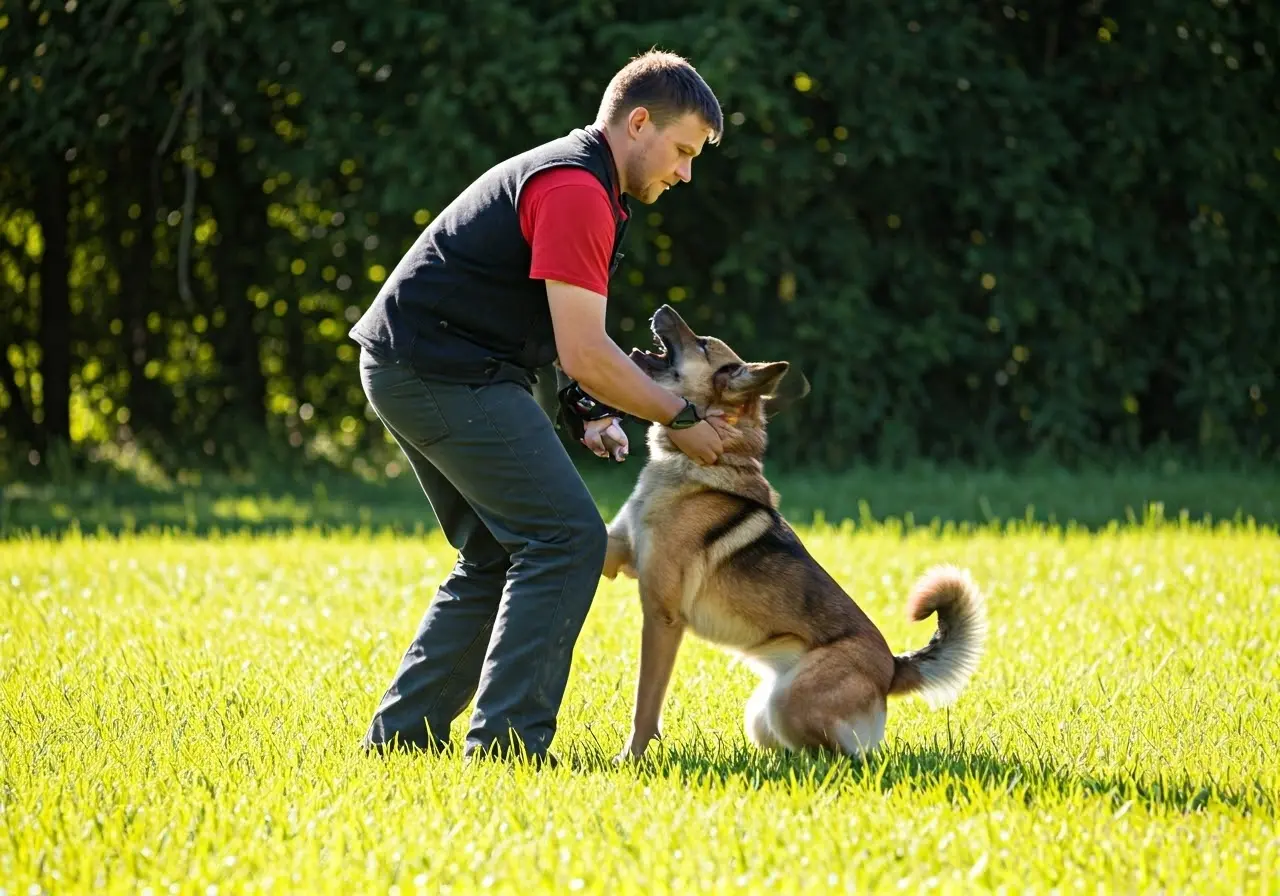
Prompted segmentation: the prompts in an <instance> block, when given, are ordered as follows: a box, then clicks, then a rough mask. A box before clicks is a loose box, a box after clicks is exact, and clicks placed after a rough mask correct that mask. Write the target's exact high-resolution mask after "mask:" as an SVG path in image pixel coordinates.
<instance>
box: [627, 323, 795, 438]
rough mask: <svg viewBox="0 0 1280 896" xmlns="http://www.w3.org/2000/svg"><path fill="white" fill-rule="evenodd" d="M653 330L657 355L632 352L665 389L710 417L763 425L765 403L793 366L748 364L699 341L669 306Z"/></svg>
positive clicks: (720, 345) (712, 342) (711, 341)
mask: <svg viewBox="0 0 1280 896" xmlns="http://www.w3.org/2000/svg"><path fill="white" fill-rule="evenodd" d="M650 327H651V329H652V330H653V336H654V340H655V341H656V342H657V344H658V351H644V350H641V349H638V348H635V349H632V350H631V356H630V357H631V360H632V361H633V362H634V363H635V364H636V365H637V366H638V367H639V368H640V369H641V370H643V371H644V372H645V373H646V374H648V376H649V378H650V379H652V380H653V381H654V382H655V383H657V384H658V385H660V386H662V387H663V388H665V389H667V390H669V391H671V392H674V393H675V394H676V395H679V396H681V397H682V398H687V399H689V400H690V401H692V402H693V403H694V404H695V405H697V407H698V410H699V411H701V412H704V413H705V412H706V411H707V410H708V409H711V408H720V409H722V410H724V411H725V413H726V419H728V420H729V422H731V423H739V424H748V425H750V424H755V425H757V426H763V424H764V410H763V409H764V403H765V401H767V400H768V399H769V397H770V396H772V395H773V394H774V393H775V392H776V390H777V388H778V384H779V383H780V382H781V381H782V378H783V377H784V376H785V375H786V373H787V369H788V367H789V366H790V365H789V364H788V362H786V361H767V362H749V361H744V360H743V359H742V358H741V357H739V356H738V353H737V352H735V351H734V350H733V349H732V348H730V347H729V346H728V344H726V343H725V342H724V341H723V340H721V339H717V338H716V337H714V336H700V335H698V334H697V333H695V332H694V331H693V329H692V328H690V326H689V325H688V324H687V323H685V322H684V319H683V318H681V317H680V315H679V314H677V313H676V310H675V309H674V308H672V307H671V306H670V305H663V306H662V307H661V308H659V309H658V310H657V311H656V312H654V315H653V317H652V319H651V320H650Z"/></svg>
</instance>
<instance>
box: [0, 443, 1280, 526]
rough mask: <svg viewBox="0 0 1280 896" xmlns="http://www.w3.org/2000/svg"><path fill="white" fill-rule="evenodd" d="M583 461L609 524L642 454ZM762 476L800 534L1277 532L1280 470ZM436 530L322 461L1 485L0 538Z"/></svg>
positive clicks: (413, 508) (409, 494) (387, 492)
mask: <svg viewBox="0 0 1280 896" xmlns="http://www.w3.org/2000/svg"><path fill="white" fill-rule="evenodd" d="M579 460H580V470H581V471H582V473H583V476H584V478H585V480H586V482H587V485H588V488H589V489H590V490H591V493H592V495H593V496H594V497H595V499H596V502H597V504H598V505H599V507H600V510H601V513H602V514H603V515H604V516H605V518H609V517H610V516H612V515H613V513H614V512H616V510H617V509H618V507H620V506H621V504H622V502H623V501H624V500H625V499H626V497H627V494H628V493H629V491H630V489H631V487H632V486H633V485H634V483H635V478H636V476H637V475H638V474H639V472H640V462H641V460H642V459H641V458H639V457H636V458H633V459H632V461H631V462H629V463H627V464H623V465H606V464H604V463H602V462H595V459H594V458H589V457H588V458H585V459H579ZM770 477H771V479H772V481H773V484H774V486H775V487H776V488H777V489H778V491H779V492H780V493H781V495H782V511H783V513H784V514H785V515H786V516H787V517H788V519H790V520H792V521H793V522H794V523H796V524H798V525H806V524H810V523H815V522H822V521H827V522H832V523H838V522H840V521H844V520H851V521H852V522H853V523H854V524H855V525H858V526H862V525H875V524H882V523H885V522H886V521H896V522H900V523H901V524H902V525H903V527H904V528H906V529H912V528H915V527H918V526H930V525H934V524H937V525H942V526H946V525H954V526H957V527H986V526H992V525H996V526H1001V527H1003V526H1006V525H1008V524H1024V523H1033V524H1047V525H1050V526H1063V527H1066V526H1073V527H1077V528H1081V529H1086V530H1098V529H1102V528H1105V527H1107V526H1109V525H1112V524H1117V523H1118V524H1122V525H1123V524H1126V523H1132V522H1142V521H1143V520H1145V519H1148V518H1150V517H1152V516H1156V517H1163V518H1164V519H1166V520H1177V519H1178V518H1179V517H1180V516H1185V517H1186V518H1188V519H1190V520H1192V521H1197V522H1199V521H1204V520H1211V521H1223V520H1233V521H1241V520H1245V519H1253V520H1254V521H1255V522H1256V523H1257V524H1258V525H1265V526H1275V525H1277V524H1280V472H1277V471H1269V472H1264V473H1258V472H1243V471H1220V472H1215V471H1179V470H1176V469H1172V468H1167V467H1158V466H1155V465H1153V466H1150V467H1148V468H1139V469H1131V470H1119V471H1101V470H1099V471H1085V472H1068V471H1065V470H1060V469H1057V468H1046V469H1041V470H1033V471H1025V472H1021V473H1017V474H1015V473H1010V472H1004V471H998V470H996V471H990V470H988V471H975V470H964V469H950V468H938V467H931V466H921V467H917V468H914V469H907V470H893V471H889V470H883V469H876V468H871V467H861V468H855V469H851V470H848V471H845V472H842V473H839V474H824V473H811V472H805V471H778V470H776V469H773V470H770ZM436 526H437V523H436V520H435V517H434V515H433V514H432V511H431V507H430V505H429V504H428V503H427V500H426V498H425V497H424V496H423V494H422V491H421V490H420V488H419V487H418V483H417V480H416V479H415V478H414V477H413V476H412V475H411V474H401V475H400V476H398V477H397V478H381V479H379V480H376V481H370V480H366V479H362V478H360V477H358V476H356V475H354V474H351V473H347V472H345V471H343V470H340V469H338V468H336V467H332V466H329V465H326V464H312V465H310V466H307V467H305V468H304V467H296V468H285V467H280V468H278V469H277V468H275V467H273V468H270V469H265V470H260V471H250V472H245V473H243V474H239V475H228V474H225V473H224V474H212V473H203V474H202V473H199V472H193V473H189V474H187V475H186V476H184V477H183V478H182V479H181V480H179V481H177V482H175V483H173V484H172V485H167V486H165V487H159V486H155V485H150V484H147V483H144V482H142V481H140V480H138V479H137V478H135V477H131V476H130V475H129V474H128V473H122V472H121V471H119V470H114V469H109V468H105V467H99V468H91V469H89V470H88V471H86V472H84V473H82V474H78V475H75V476H65V477H55V478H45V479H42V480H34V479H32V480H25V481H24V480H18V481H11V482H7V483H3V484H0V538H13V537H20V536H22V535H28V536H30V535H40V536H45V537H48V536H58V535H61V534H65V533H67V532H70V531H77V530H78V531H80V532H82V533H97V532H102V533H104V534H111V535H118V534H121V533H130V532H147V531H177V532H182V533H189V534H194V535H209V534H213V533H218V532H221V533H228V532H250V533H259V534H270V533H282V532H290V531H296V530H299V529H308V530H318V531H344V530H346V531H350V530H370V531H390V532H395V533H405V534H413V533H426V532H429V531H431V530H433V529H435V528H436Z"/></svg>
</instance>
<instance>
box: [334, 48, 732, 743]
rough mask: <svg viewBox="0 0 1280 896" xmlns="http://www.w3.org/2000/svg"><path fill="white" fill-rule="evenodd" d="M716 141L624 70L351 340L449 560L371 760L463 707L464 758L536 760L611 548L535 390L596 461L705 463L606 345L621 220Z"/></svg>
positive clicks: (684, 95) (430, 252) (478, 206)
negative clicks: (610, 455)
mask: <svg viewBox="0 0 1280 896" xmlns="http://www.w3.org/2000/svg"><path fill="white" fill-rule="evenodd" d="M722 132H723V117H722V114H721V110H720V106H719V103H718V101H717V100H716V97H715V95H714V94H713V93H712V91H711V89H710V88H709V87H708V86H707V84H706V83H705V82H704V81H703V79H702V77H701V76H700V75H699V74H698V73H697V72H696V71H695V70H694V68H693V67H692V66H691V65H690V64H689V63H688V62H686V61H685V60H684V59H682V58H680V57H679V56H676V55H674V54H670V53H663V52H650V53H646V54H644V55H642V56H639V57H637V58H635V59H633V60H632V61H631V62H630V63H629V64H627V65H626V66H625V67H624V68H622V69H621V70H620V71H619V72H618V73H617V74H616V75H615V76H614V78H613V79H612V80H611V82H610V83H609V86H608V88H607V89H606V90H605V93H604V97H603V99H602V102H601V105H600V109H599V112H598V114H597V118H596V121H595V123H594V124H592V125H590V126H588V127H585V128H577V129H574V130H573V131H572V132H570V133H569V134H567V135H566V136H563V137H560V138H558V139H555V140H551V141H550V142H548V143H544V144H542V145H541V146H537V147H535V148H533V149H531V150H528V151H527V152H524V153H522V154H520V155H517V156H515V157H513V158H510V159H508V160H506V161H504V162H501V163H500V164H498V165H496V166H495V167H493V168H491V169H490V170H489V171H487V172H486V173H484V174H483V175H482V176H481V177H480V178H479V179H477V180H476V181H475V182H474V183H472V184H471V185H470V186H469V187H467V188H466V189H465V190H464V191H463V192H462V194H461V195H459V196H458V197H457V198H456V199H455V200H454V201H453V202H452V203H451V204H450V205H449V206H448V207H447V208H445V209H444V211H442V212H441V213H440V215H439V216H438V217H437V218H435V219H434V220H433V221H432V222H431V224H430V225H429V226H428V227H427V228H426V229H425V230H424V231H423V233H422V234H421V235H420V236H419V238H418V239H417V241H416V242H415V244H414V245H413V247H412V248H411V249H410V250H409V251H408V253H406V255H405V256H404V258H403V259H401V261H400V263H399V264H398V265H397V266H396V269H395V270H394V271H393V272H392V274H391V276H390V277H389V278H388V279H387V281H386V283H385V284H384V285H383V287H382V289H381V290H380V291H379V293H378V295H377V297H376V299H375V300H374V302H373V304H372V306H371V307H370V308H369V309H368V310H367V311H366V312H365V314H364V316H363V317H362V318H361V319H360V320H359V321H358V322H357V324H356V325H355V327H353V328H352V331H351V333H350V335H351V338H353V339H354V340H355V341H356V342H357V343H359V344H360V346H361V354H360V371H361V381H362V384H363V387H364V390H365V394H366V395H367V397H368V399H369V402H370V404H371V405H372V407H373V409H374V410H375V411H376V412H377V414H378V416H379V418H380V419H381V421H382V423H383V424H384V425H385V426H386V428H387V429H388V431H389V432H390V433H391V434H392V436H393V437H394V438H395V439H396V441H397V442H398V443H399V445H400V447H401V449H402V451H403V452H404V454H405V456H406V458H407V459H408V460H409V462H410V463H411V464H412V466H413V469H414V472H415V474H416V475H417V478H418V482H419V483H420V485H421V487H422V490H423V491H424V492H425V493H426V496H427V498H428V500H429V501H430V503H431V507H432V509H433V511H434V512H435V515H436V517H437V518H438V519H439V521H440V525H441V528H442V530H443V531H444V533H445V535H446V536H447V537H448V539H449V543H450V544H451V545H453V547H455V548H456V549H457V550H458V559H457V563H456V565H455V566H454V568H453V570H452V572H451V573H450V574H449V576H448V577H447V578H446V579H445V580H444V582H443V583H442V584H441V585H440V588H439V591H438V592H437V594H436V596H435V599H434V600H433V601H432V603H431V605H430V607H429V608H428V610H427V612H426V614H425V616H424V617H423V620H422V622H421V624H420V626H419V629H418V632H417V635H416V637H415V638H414V640H413V642H412V644H411V645H410V646H409V648H408V650H407V651H406V652H405V654H404V656H403V659H402V660H401V663H400V667H399V669H398V671H397V672H396V674H395V677H394V679H393V680H392V682H391V684H390V686H389V687H388V689H387V691H386V693H385V695H384V696H383V698H382V700H381V702H380V704H379V706H378V708H377V710H376V712H375V714H374V717H373V721H372V723H371V724H370V726H369V730H368V732H367V734H366V735H365V739H364V743H365V745H366V746H367V747H369V748H371V749H382V748H385V747H394V746H398V747H413V748H424V749H439V748H441V747H442V746H443V745H444V744H445V743H446V742H447V740H448V736H449V726H450V723H451V722H453V720H454V719H455V718H457V716H458V715H460V714H461V713H462V711H463V710H464V709H466V707H467V705H468V704H469V703H470V701H471V699H472V697H475V698H476V707H475V712H474V714H473V716H472V719H471V725H470V730H469V732H468V734H467V737H466V745H465V753H466V755H467V756H468V757H470V756H473V755H476V754H477V753H484V754H485V755H491V754H498V755H508V756H509V755H513V754H523V755H526V756H528V757H529V758H531V759H534V760H538V759H543V758H546V757H547V756H548V752H547V750H548V747H549V746H550V744H551V741H552V738H553V736H554V734H555V730H556V716H557V713H558V712H559V708H560V702H561V699H562V697H563V694H564V689H565V685H566V682H567V679H568V677H569V670H570V662H571V658H572V653H573V649H574V645H575V643H576V640H577V637H578V634H579V632H580V630H581V628H582V625H583V622H584V621H585V619H586V616H587V612H588V610H589V608H590V605H591V602H592V599H593V597H594V594H595V591H596V586H597V585H598V583H599V579H600V574H601V570H602V569H603V565H604V554H605V547H606V535H605V527H604V521H603V519H602V518H601V516H600V513H599V510H598V509H597V508H596V506H595V503H594V501H593V500H592V498H591V495H590V493H589V492H588V490H587V488H586V486H585V484H584V483H583V481H582V479H581V477H580V476H579V475H578V473H577V471H576V470H575V468H574V466H573V464H572V462H571V460H570V458H569V457H568V455H567V454H566V452H565V451H564V448H563V446H562V444H561V442H560V440H559V438H558V437H557V435H556V432H555V428H554V426H553V424H552V422H551V420H550V419H549V417H548V415H547V414H546V413H545V412H544V411H543V410H542V408H541V407H540V406H539V405H538V404H537V402H536V399H535V398H534V395H533V391H532V387H531V384H532V383H533V382H534V381H535V379H536V377H535V376H534V374H533V371H534V370H536V369H537V368H539V367H543V366H545V365H548V364H550V363H552V362H553V361H558V364H559V368H560V370H561V371H563V373H564V375H565V376H566V377H567V378H568V379H569V380H570V382H569V383H568V385H567V386H566V387H565V388H564V389H562V390H561V392H560V395H561V398H562V404H563V407H564V410H563V411H562V414H563V415H564V417H565V419H567V420H568V422H569V423H570V425H571V426H573V427H574V428H575V429H577V428H580V429H581V440H582V441H583V442H584V443H585V444H587V445H588V447H590V448H591V450H593V451H595V452H596V453H598V454H602V455H604V454H605V452H607V451H608V450H609V449H610V448H613V449H614V450H615V451H616V453H615V457H616V458H617V459H619V460H620V459H621V458H622V456H623V455H624V454H625V451H626V447H627V446H626V441H625V435H624V434H622V432H621V430H620V428H619V427H618V426H617V423H616V419H615V418H616V417H618V416H620V415H621V414H627V415H631V416H634V417H636V418H639V419H641V420H646V421H653V422H657V423H662V424H666V425H668V426H670V427H671V437H672V441H673V442H674V443H675V444H676V445H677V446H679V448H680V449H681V450H682V451H684V452H685V453H686V454H688V455H689V456H690V457H691V458H692V459H694V461H696V462H698V463H700V464H710V463H714V462H715V461H716V459H717V458H718V457H719V454H720V451H721V444H720V437H719V434H718V432H717V430H716V428H715V427H713V426H712V425H711V423H710V422H709V421H707V420H704V419H700V418H699V416H698V412H697V409H696V408H694V407H693V406H692V405H689V404H688V403H687V402H685V401H684V400H683V399H679V398H675V397H673V396H672V395H671V394H670V393H668V392H666V391H665V390H663V389H661V388H660V387H658V386H657V385H655V384H653V383H652V382H651V381H650V380H649V378H648V377H646V376H645V375H644V374H643V373H642V372H641V371H640V370H639V369H638V368H637V367H636V366H635V364H633V363H632V361H631V360H630V359H629V358H628V357H627V355H626V354H624V353H623V352H622V350H621V349H620V348H619V347H618V346H617V345H616V344H615V343H614V342H613V341H612V340H611V339H610V338H609V336H608V335H607V334H606V332H605V303H606V297H607V295H608V289H609V277H610V275H611V274H612V273H613V271H614V269H615V268H616V267H617V263H618V259H619V258H620V257H621V255H620V253H619V251H618V248H619V245H620V244H621V242H622V239H623V237H624V235H625V232H626V228H627V222H628V217H629V213H630V201H631V200H635V201H637V202H641V203H644V204H650V203H653V202H654V201H655V200H657V198H658V197H659V196H661V195H662V194H663V193H665V192H666V191H667V190H668V189H670V188H671V187H672V186H674V185H676V184H678V183H682V182H683V183H688V182H689V180H690V178H691V176H692V174H691V166H692V162H693V159H694V158H695V157H696V156H697V155H698V154H699V153H700V152H701V151H702V149H703V147H704V145H705V144H706V143H708V142H710V143H712V144H717V143H718V142H719V140H720V137H721V134H722ZM584 393H585V394H584ZM575 398H576V399H579V401H577V402H575V401H574V400H573V399H575ZM593 405H594V407H592V406H593ZM575 408H576V409H577V410H576V411H575V410H574V409H575ZM575 413H579V414H581V415H582V418H583V419H580V420H577V421H575V420H574V414H575ZM602 415H607V416H602ZM575 424H576V425H575ZM619 443H620V444H619Z"/></svg>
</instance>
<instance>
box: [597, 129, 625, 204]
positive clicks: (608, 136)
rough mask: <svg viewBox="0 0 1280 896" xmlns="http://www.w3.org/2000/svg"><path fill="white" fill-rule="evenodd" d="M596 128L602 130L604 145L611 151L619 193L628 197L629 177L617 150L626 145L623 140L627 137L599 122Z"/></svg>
mask: <svg viewBox="0 0 1280 896" xmlns="http://www.w3.org/2000/svg"><path fill="white" fill-rule="evenodd" d="M595 126H596V127H597V128H598V129H599V130H600V133H601V134H602V135H603V136H604V145H605V147H606V148H607V149H608V150H609V155H610V156H611V157H612V158H613V170H614V173H615V174H616V175H617V178H618V192H619V193H620V194H622V195H626V193H627V176H626V170H625V169H626V166H625V165H623V164H622V158H621V157H620V155H619V153H618V149H617V147H619V146H622V145H624V144H623V140H624V139H625V135H624V134H619V133H617V132H616V131H615V130H614V129H613V128H611V127H610V126H609V125H607V124H603V123H601V122H599V121H597V122H596V124H595Z"/></svg>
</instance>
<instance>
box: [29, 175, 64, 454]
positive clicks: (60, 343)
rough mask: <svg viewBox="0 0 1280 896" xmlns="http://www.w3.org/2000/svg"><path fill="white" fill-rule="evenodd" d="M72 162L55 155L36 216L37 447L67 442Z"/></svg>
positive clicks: (40, 192) (44, 179)
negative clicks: (39, 242) (40, 250)
mask: <svg viewBox="0 0 1280 896" xmlns="http://www.w3.org/2000/svg"><path fill="white" fill-rule="evenodd" d="M69 173H70V166H69V164H68V163H67V162H66V161H64V160H63V159H62V158H56V159H54V160H53V162H52V164H50V166H49V168H48V170H47V171H46V172H45V173H44V174H43V175H42V177H41V178H40V182H39V187H38V193H37V198H36V217H37V219H38V220H39V222H40V231H41V234H42V235H43V238H44V254H43V255H42V257H41V259H40V354H41V364H40V367H41V382H42V389H41V392H42V397H41V401H40V407H41V410H42V411H43V419H42V420H41V421H40V424H41V440H40V448H41V450H44V451H47V450H49V449H50V448H52V447H53V446H54V445H55V444H57V443H61V444H62V445H63V446H65V447H67V448H69V447H70V445H71V276H70V275H71V256H70V252H69V247H68V239H67V230H68V227H69V224H68V219H69V217H70V214H71V185H70V182H69V177H68V175H69Z"/></svg>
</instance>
